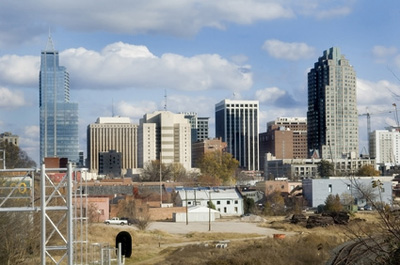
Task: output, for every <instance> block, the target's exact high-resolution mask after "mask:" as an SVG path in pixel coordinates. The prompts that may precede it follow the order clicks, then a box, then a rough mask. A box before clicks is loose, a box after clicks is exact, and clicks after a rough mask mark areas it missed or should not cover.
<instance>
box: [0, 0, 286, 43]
mask: <svg viewBox="0 0 400 265" xmlns="http://www.w3.org/2000/svg"><path fill="white" fill-rule="evenodd" d="M88 10H90V12H88ZM0 16H1V17H2V19H3V23H2V24H3V25H0V33H1V35H2V36H3V35H4V36H5V38H4V41H0V46H2V45H6V44H7V43H10V42H14V43H15V42H21V38H23V37H27V38H33V36H35V33H38V32H40V31H42V32H43V31H46V25H60V26H61V27H63V28H66V29H68V30H75V31H82V32H88V31H100V30H101V31H106V32H114V33H124V34H142V33H149V34H170V35H175V36H192V35H194V34H196V33H197V32H198V31H199V30H200V29H202V28H204V27H214V28H221V29H222V28H224V27H225V24H227V23H236V24H250V23H253V22H256V21H260V20H271V19H279V18H290V17H293V16H294V12H293V11H292V9H291V7H290V6H288V5H285V4H282V3H281V2H280V1H264V2H263V1H257V0H231V1H214V0H203V1H197V0H189V1H188V0H169V1H164V0H158V1H157V0H156V1H138V0H136V1H135V0H121V1H118V3H117V4H116V3H114V2H112V1H108V0H87V1H64V2H58V3H57V5H55V4H54V2H53V1H51V0H37V1H35V2H31V1H6V2H5V3H2V8H1V10H0ZM26 21H35V22H36V23H31V24H28V25H27V24H26ZM22 25H23V26H22ZM3 32H4V34H2V33H3ZM10 32H12V33H10Z"/></svg>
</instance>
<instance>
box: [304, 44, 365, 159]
mask: <svg viewBox="0 0 400 265" xmlns="http://www.w3.org/2000/svg"><path fill="white" fill-rule="evenodd" d="M307 123H308V129H307V131H308V133H307V138H308V151H309V154H310V155H311V154H313V155H314V157H315V155H316V154H318V155H319V156H320V157H321V158H322V159H329V160H330V159H332V160H333V159H341V158H356V157H357V156H358V115H357V97H356V73H355V71H354V69H353V67H352V66H351V65H350V64H349V61H348V60H347V59H346V58H345V56H344V55H343V54H341V53H340V49H339V48H336V47H333V48H330V49H329V50H326V51H324V54H323V56H321V57H320V58H319V59H318V62H316V63H315V64H314V68H312V69H311V70H310V72H309V73H308V111H307Z"/></svg>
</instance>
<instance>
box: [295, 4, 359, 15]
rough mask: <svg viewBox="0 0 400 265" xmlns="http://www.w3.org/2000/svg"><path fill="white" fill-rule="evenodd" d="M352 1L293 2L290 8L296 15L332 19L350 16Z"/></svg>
mask: <svg viewBox="0 0 400 265" xmlns="http://www.w3.org/2000/svg"><path fill="white" fill-rule="evenodd" d="M355 2H356V1H354V0H336V1H320V0H303V1H293V6H292V8H293V9H295V10H296V13H298V14H301V15H304V16H311V17H315V18H317V19H331V18H334V17H343V16H347V15H349V14H351V12H352V9H353V8H352V7H353V5H354V3H355Z"/></svg>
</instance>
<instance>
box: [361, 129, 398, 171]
mask: <svg viewBox="0 0 400 265" xmlns="http://www.w3.org/2000/svg"><path fill="white" fill-rule="evenodd" d="M369 149H370V156H371V157H373V158H375V163H376V164H377V165H389V166H393V165H398V164H400V154H399V152H400V132H399V131H396V130H395V129H392V130H390V131H389V130H376V131H373V132H372V133H371V134H370V142H369Z"/></svg>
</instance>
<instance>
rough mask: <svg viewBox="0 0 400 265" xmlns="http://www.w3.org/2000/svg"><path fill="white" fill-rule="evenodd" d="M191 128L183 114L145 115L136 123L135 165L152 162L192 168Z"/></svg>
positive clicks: (159, 113) (160, 113)
mask: <svg viewBox="0 0 400 265" xmlns="http://www.w3.org/2000/svg"><path fill="white" fill-rule="evenodd" d="M191 150H192V148H191V125H190V123H189V120H188V119H186V118H185V115H184V114H175V113H172V112H170V111H156V112H153V113H149V114H145V115H144V116H143V118H142V119H140V122H139V130H138V166H139V167H140V168H141V167H144V166H145V165H146V163H149V162H151V161H153V160H161V163H164V164H172V163H180V164H181V165H182V166H183V167H184V168H185V169H187V170H189V169H191V168H192V167H191V164H192V154H191Z"/></svg>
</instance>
